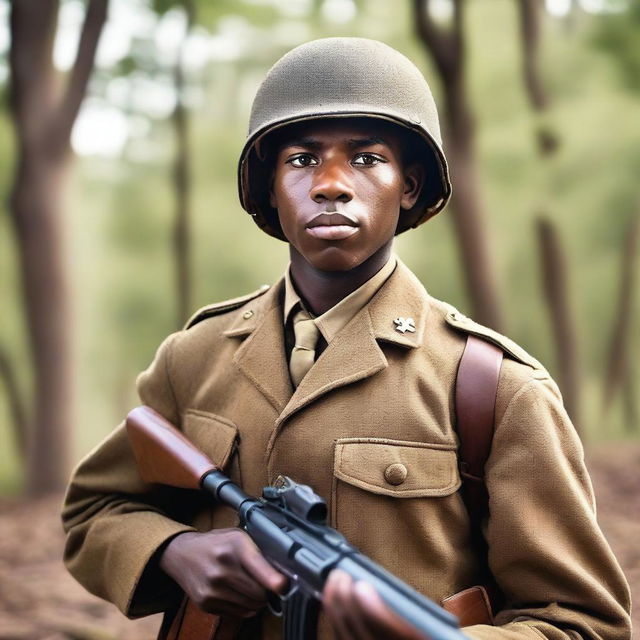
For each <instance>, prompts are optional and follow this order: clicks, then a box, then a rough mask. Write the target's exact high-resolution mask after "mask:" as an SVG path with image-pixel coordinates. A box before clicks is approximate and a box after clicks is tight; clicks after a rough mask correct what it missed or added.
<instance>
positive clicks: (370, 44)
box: [238, 38, 451, 240]
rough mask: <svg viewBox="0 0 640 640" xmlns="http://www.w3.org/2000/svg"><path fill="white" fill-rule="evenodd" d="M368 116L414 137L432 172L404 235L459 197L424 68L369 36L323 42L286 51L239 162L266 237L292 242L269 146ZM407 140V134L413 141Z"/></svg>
mask: <svg viewBox="0 0 640 640" xmlns="http://www.w3.org/2000/svg"><path fill="white" fill-rule="evenodd" d="M339 117H366V118H379V119H381V120H384V121H387V122H391V123H395V124H396V125H398V126H399V127H401V128H402V129H404V130H405V131H408V132H411V134H413V135H409V136H408V138H409V139H410V141H411V143H410V144H411V147H412V148H411V153H412V155H413V157H415V158H416V159H417V161H419V162H421V163H423V164H424V165H425V166H426V169H427V178H426V181H425V186H424V187H423V188H422V192H421V194H420V197H419V198H418V201H417V203H416V205H415V206H414V207H413V208H412V209H411V210H408V211H403V212H402V213H401V216H400V220H399V222H398V228H397V231H396V233H401V232H403V231H405V230H407V229H409V228H411V227H416V226H418V225H419V224H421V223H423V222H425V221H426V220H428V219H429V218H430V217H432V216H434V215H435V214H436V213H438V212H439V211H440V210H441V209H442V208H443V207H444V206H445V204H446V203H447V201H448V200H449V197H450V195H451V183H450V182H449V172H448V168H447V161H446V159H445V156H444V153H443V151H442V139H441V136H440V125H439V122H438V113H437V111H436V105H435V102H434V100H433V96H432V95H431V90H430V89H429V85H428V84H427V82H426V81H425V79H424V77H423V76H422V73H420V71H419V70H418V68H417V67H416V66H415V65H414V64H413V63H412V62H411V61H410V60H409V59H408V58H406V57H405V56H404V55H402V54H401V53H399V52H398V51H396V50H395V49H392V48H391V47H389V46H388V45H386V44H384V43H382V42H378V41H376V40H368V39H365V38H323V39H321V40H314V41H312V42H307V43H305V44H303V45H300V46H299V47H296V48H295V49H293V50H292V51H290V52H289V53H287V54H285V55H284V56H283V57H282V58H280V60H278V62H276V63H275V64H274V65H273V67H272V68H271V69H270V70H269V72H268V73H267V76H266V77H265V79H264V81H263V82H262V85H261V86H260V88H259V89H258V92H257V94H256V97H255V99H254V102H253V107H252V110H251V118H250V122H249V133H248V136H247V141H246V143H245V145H244V148H243V149H242V153H241V155H240V160H239V163H238V189H239V193H240V202H241V204H242V207H243V208H244V209H245V210H246V211H247V212H248V213H249V214H251V216H252V217H253V219H254V221H255V222H256V224H257V225H258V226H259V227H260V228H261V229H262V230H263V231H265V232H266V233H268V234H269V235H272V236H274V237H276V238H279V239H281V240H286V238H285V237H284V234H283V233H282V229H281V228H280V223H279V221H278V214H277V211H276V210H275V209H274V208H273V207H272V206H271V204H270V203H269V186H270V179H271V170H272V167H271V166H270V165H269V163H267V162H265V158H264V156H263V155H262V152H261V147H262V142H263V141H264V140H265V137H266V136H268V134H270V133H271V132H273V131H275V130H278V129H280V128H282V127H284V126H286V125H289V124H293V123H297V122H301V121H305V120H312V119H317V118H339ZM405 137H406V136H405Z"/></svg>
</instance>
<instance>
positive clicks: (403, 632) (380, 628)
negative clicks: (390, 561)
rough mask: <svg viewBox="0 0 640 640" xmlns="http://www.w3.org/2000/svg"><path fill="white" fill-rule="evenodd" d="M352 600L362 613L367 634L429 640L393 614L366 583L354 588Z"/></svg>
mask: <svg viewBox="0 0 640 640" xmlns="http://www.w3.org/2000/svg"><path fill="white" fill-rule="evenodd" d="M354 599H355V601H356V602H357V603H358V607H359V608H360V610H361V611H362V612H363V619H364V620H366V626H367V629H368V632H369V633H370V634H371V635H372V636H373V637H393V638H397V639H398V640H430V639H429V638H428V637H427V636H425V635H423V634H422V633H420V632H419V631H418V630H417V629H415V628H414V627H413V626H412V625H410V624H409V623H408V622H407V621H406V620H403V619H402V618H401V617H399V616H398V615H397V614H396V613H395V612H393V611H392V610H391V609H390V608H389V607H388V606H387V605H386V604H385V603H384V602H383V600H382V598H381V597H380V596H379V595H378V593H377V591H376V590H375V589H374V588H373V587H372V586H371V585H370V584H367V583H366V582H361V581H360V582H357V583H356V584H355V586H354Z"/></svg>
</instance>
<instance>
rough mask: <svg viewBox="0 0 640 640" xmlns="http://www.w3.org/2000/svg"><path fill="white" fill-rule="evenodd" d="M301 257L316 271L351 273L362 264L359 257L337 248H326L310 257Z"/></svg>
mask: <svg viewBox="0 0 640 640" xmlns="http://www.w3.org/2000/svg"><path fill="white" fill-rule="evenodd" d="M303 257H304V259H305V260H306V261H307V262H308V263H309V264H310V265H311V266H312V267H313V268H314V269H317V270H318V271H351V270H352V269H355V268H356V267H359V266H360V265H361V264H362V263H363V262H364V260H363V259H361V257H360V256H354V255H353V254H352V253H350V252H348V251H345V250H343V249H339V248H337V247H328V248H327V249H324V250H323V251H321V252H317V253H314V254H312V255H304V254H303Z"/></svg>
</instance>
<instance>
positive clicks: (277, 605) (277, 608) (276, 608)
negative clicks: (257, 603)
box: [267, 591, 288, 618]
mask: <svg viewBox="0 0 640 640" xmlns="http://www.w3.org/2000/svg"><path fill="white" fill-rule="evenodd" d="M287 595H288V594H287ZM283 601H284V596H280V595H278V594H277V593H275V592H273V591H267V608H268V609H269V611H271V613H272V614H273V615H274V616H276V617H277V618H282V615H283V613H284V607H283V606H282V603H283Z"/></svg>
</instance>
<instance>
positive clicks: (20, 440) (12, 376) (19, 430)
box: [0, 346, 29, 461]
mask: <svg viewBox="0 0 640 640" xmlns="http://www.w3.org/2000/svg"><path fill="white" fill-rule="evenodd" d="M0 379H2V381H3V383H4V387H5V391H6V394H7V402H8V405H9V414H10V416H11V425H12V427H13V437H14V440H15V443H16V446H17V448H18V454H19V456H20V458H21V460H22V461H24V460H25V458H26V456H27V434H28V432H29V429H28V418H27V407H26V403H25V401H24V397H23V395H22V393H21V391H20V385H19V384H18V379H17V376H16V373H15V370H14V367H13V364H12V362H11V359H10V358H9V354H8V353H7V351H6V349H4V347H2V346H0Z"/></svg>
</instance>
